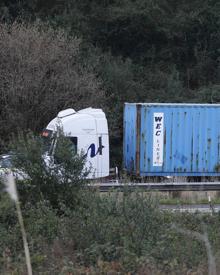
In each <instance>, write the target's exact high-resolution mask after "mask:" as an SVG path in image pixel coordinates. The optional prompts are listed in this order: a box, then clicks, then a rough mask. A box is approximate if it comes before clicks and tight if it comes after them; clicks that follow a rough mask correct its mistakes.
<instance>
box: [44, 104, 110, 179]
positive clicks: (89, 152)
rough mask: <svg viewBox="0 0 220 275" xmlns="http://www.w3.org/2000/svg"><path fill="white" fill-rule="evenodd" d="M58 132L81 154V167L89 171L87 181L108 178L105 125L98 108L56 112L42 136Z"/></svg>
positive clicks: (104, 119)
mask: <svg viewBox="0 0 220 275" xmlns="http://www.w3.org/2000/svg"><path fill="white" fill-rule="evenodd" d="M59 129H62V131H63V133H64V135H65V136H67V137H69V138H70V140H71V141H72V143H73V146H74V147H75V149H76V152H77V153H78V154H80V153H81V152H83V154H85V157H86V164H85V166H86V168H88V169H89V170H90V173H89V175H88V176H87V178H89V179H92V178H102V177H106V176H108V175H109V136H108V124H107V119H106V116H105V113H104V112H103V111H102V110H101V109H94V108H86V109H83V110H80V111H78V112H76V111H75V110H74V109H66V110H63V111H60V112H59V113H58V115H57V117H56V118H54V119H53V120H52V121H51V122H50V123H49V124H48V125H47V127H46V129H45V131H44V132H43V135H45V136H46V135H47V134H48V133H52V134H56V132H57V131H59ZM55 150H56V149H55Z"/></svg>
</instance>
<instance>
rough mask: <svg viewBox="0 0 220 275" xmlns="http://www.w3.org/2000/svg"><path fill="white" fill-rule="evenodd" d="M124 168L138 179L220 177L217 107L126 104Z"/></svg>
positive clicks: (217, 105) (219, 124) (218, 108)
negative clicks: (146, 177)
mask: <svg viewBox="0 0 220 275" xmlns="http://www.w3.org/2000/svg"><path fill="white" fill-rule="evenodd" d="M124 167H125V169H126V170H127V171H128V172H129V173H132V174H135V175H140V176H167V175H171V176H174V175H176V176H219V175H220V104H165V103H164V104H162V103H125V107H124Z"/></svg>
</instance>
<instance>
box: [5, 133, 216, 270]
mask: <svg viewBox="0 0 220 275" xmlns="http://www.w3.org/2000/svg"><path fill="white" fill-rule="evenodd" d="M60 139H61V140H60V142H62V146H60V151H59V153H58V154H59V165H58V166H56V167H47V166H45V164H42V161H43V160H42V158H41V153H42V150H43V144H42V142H41V140H40V139H39V137H36V136H34V135H33V134H28V135H20V138H19V140H18V141H16V143H15V144H12V146H11V149H12V150H13V152H14V157H13V159H12V161H13V165H16V168H17V170H16V171H22V172H23V175H26V178H25V179H24V180H22V181H19V180H18V181H17V188H18V191H19V195H20V202H21V209H22V212H23V218H24V223H25V228H26V231H27V237H28V243H29V248H30V254H31V262H32V268H33V273H34V274H208V270H209V269H210V265H211V268H212V270H215V269H216V266H217V268H218V267H220V266H219V264H220V263H219V262H218V261H219V253H220V250H219V247H220V233H219V226H220V218H219V214H214V213H213V215H201V214H199V213H196V214H193V215H192V214H189V213H182V214H181V213H170V212H167V211H164V212H163V211H161V210H160V209H159V204H158V199H157V198H156V196H154V195H152V194H151V193H148V194H146V193H144V192H142V191H141V190H138V189H137V190H134V191H131V190H130V189H127V188H126V187H125V188H124V190H123V192H116V191H112V192H109V193H107V194H104V195H103V194H102V195H101V194H100V193H99V190H96V189H95V188H93V189H92V188H91V187H88V185H87V184H88V182H87V181H86V180H85V179H83V178H82V176H83V175H84V173H85V171H83V169H82V167H83V158H80V157H78V156H75V159H74V160H73V155H72V152H71V148H70V147H69V146H68V140H67V139H66V138H65V137H60ZM67 164H69V165H67ZM61 182H62V183H61ZM0 201H1V203H0V217H1V219H0V233H1V238H0V262H1V265H0V266H1V267H0V272H1V274H25V272H26V265H25V259H24V251H23V246H22V238H21V233H20V228H19V224H18V220H17V216H16V212H15V207H14V205H13V203H12V201H11V200H10V199H9V197H8V195H7V194H6V193H5V192H4V185H3V183H1V193H0ZM189 232H190V233H189ZM197 235H199V236H200V235H201V236H202V237H201V238H200V237H198V236H197ZM203 236H207V238H206V239H205V237H204V240H203ZM205 240H207V242H208V244H209V245H210V247H211V250H210V251H211V252H210V251H207V248H206V242H205ZM209 252H210V253H211V254H210V255H211V256H210V255H209V254H208V253H209ZM210 257H211V259H212V262H210ZM212 263H214V267H213V264H212ZM213 268H214V269H213ZM210 274H214V273H210Z"/></svg>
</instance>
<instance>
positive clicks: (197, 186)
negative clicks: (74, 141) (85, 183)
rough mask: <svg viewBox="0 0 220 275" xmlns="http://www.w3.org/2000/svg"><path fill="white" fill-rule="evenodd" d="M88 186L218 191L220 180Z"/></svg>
mask: <svg viewBox="0 0 220 275" xmlns="http://www.w3.org/2000/svg"><path fill="white" fill-rule="evenodd" d="M89 186H90V187H97V188H99V189H100V191H101V192H107V191H109V190H113V189H119V190H120V189H121V190H123V189H124V188H130V189H135V188H140V189H144V190H145V191H152V190H155V191H156V190H158V191H218V190H220V182H168V183H155V182H147V183H131V182H129V183H123V182H117V181H115V182H114V181H112V182H106V183H91V184H89Z"/></svg>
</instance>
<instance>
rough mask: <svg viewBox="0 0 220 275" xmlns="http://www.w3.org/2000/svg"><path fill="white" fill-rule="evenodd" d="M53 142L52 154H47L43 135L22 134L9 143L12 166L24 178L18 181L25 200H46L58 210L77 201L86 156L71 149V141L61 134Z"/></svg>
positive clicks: (84, 174) (82, 182) (83, 177)
mask: <svg viewBox="0 0 220 275" xmlns="http://www.w3.org/2000/svg"><path fill="white" fill-rule="evenodd" d="M56 142H57V146H56V150H55V155H54V156H48V155H47V152H45V146H44V142H43V140H42V138H41V137H39V136H35V135H33V134H32V133H29V134H27V135H24V134H22V133H21V134H20V135H19V136H17V137H16V138H14V140H13V141H12V142H11V146H10V147H11V150H12V152H13V154H12V162H13V166H14V167H16V170H15V171H17V173H20V174H21V175H22V177H23V178H24V179H23V180H21V181H20V182H18V189H19V191H20V195H21V200H22V201H23V202H24V203H26V202H30V203H36V202H39V201H49V202H50V204H51V205H52V206H53V207H55V208H58V209H59V207H60V205H61V204H65V205H68V206H72V207H73V206H74V205H76V204H77V203H78V200H80V195H79V192H80V189H81V187H82V186H83V185H84V184H85V177H86V176H87V174H88V171H87V170H85V169H84V164H85V159H84V158H83V156H80V155H77V154H76V153H75V154H74V153H73V152H72V149H71V148H72V147H71V142H70V140H69V139H68V138H66V137H64V136H63V135H59V138H57V140H56ZM54 159H59V163H54Z"/></svg>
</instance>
